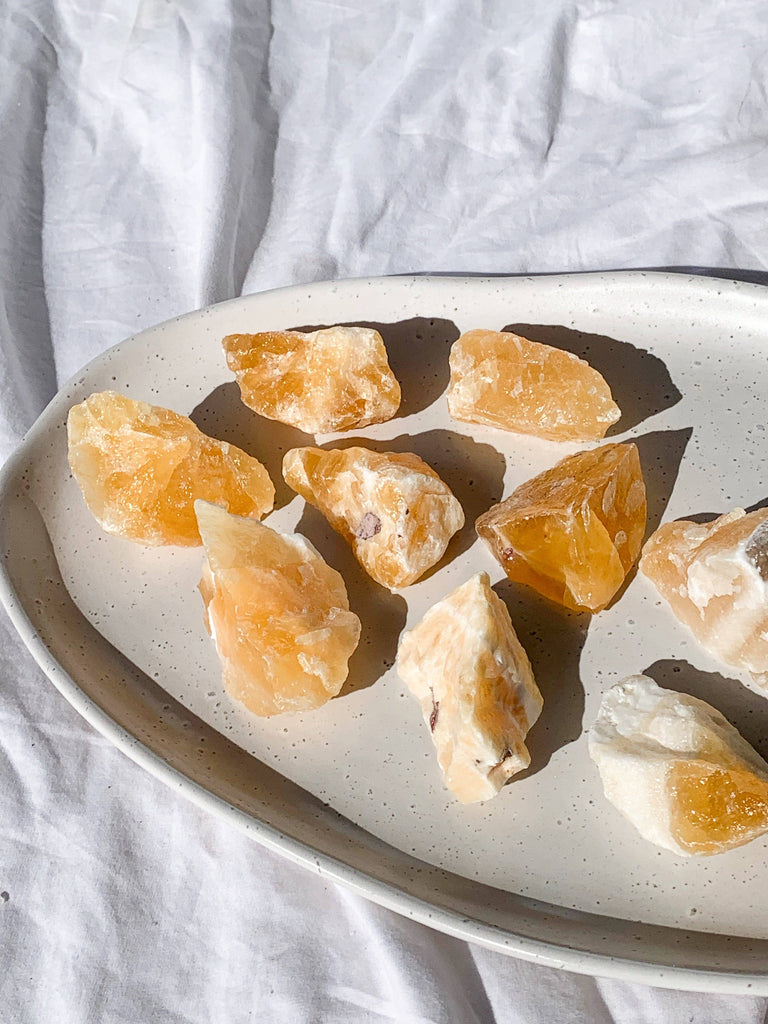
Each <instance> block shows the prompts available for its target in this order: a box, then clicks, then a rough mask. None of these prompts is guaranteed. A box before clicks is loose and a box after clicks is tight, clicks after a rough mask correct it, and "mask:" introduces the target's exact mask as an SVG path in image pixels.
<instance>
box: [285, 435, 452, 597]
mask: <svg viewBox="0 0 768 1024" xmlns="http://www.w3.org/2000/svg"><path fill="white" fill-rule="evenodd" d="M283 476H284V477H285V481H286V483H287V484H288V486H289V487H292V488H293V489H294V490H295V491H298V493H299V494H300V495H301V496H302V498H304V499H305V500H306V501H308V502H310V504H312V505H315V506H316V507H317V508H318V509H320V511H321V512H322V513H323V515H324V516H325V517H326V519H327V520H328V521H329V522H330V524H331V526H332V527H333V528H334V530H336V531H337V532H338V533H340V534H341V535H342V537H344V538H345V540H347V541H348V542H349V543H350V544H351V545H352V550H353V551H354V553H355V557H356V558H357V560H358V561H359V562H360V564H361V565H362V566H363V568H364V569H365V571H366V572H367V573H368V574H369V576H372V577H373V579H375V580H376V582H377V583H381V585H382V586H384V587H388V588H389V589H390V590H394V589H396V588H398V587H407V586H408V585H409V584H410V583H414V582H415V581H416V580H417V579H418V578H419V577H420V576H421V575H423V574H424V573H425V572H426V571H427V569H430V568H431V567H432V566H433V565H435V564H436V563H437V562H438V561H439V560H440V558H441V557H442V555H443V552H444V551H445V549H446V547H447V546H448V542H449V541H450V539H451V537H452V536H453V535H454V533H456V531H457V530H460V529H461V527H462V526H463V525H464V512H463V510H462V507H461V505H460V504H459V502H458V501H457V500H456V498H455V497H454V496H453V494H452V493H451V491H450V490H449V489H448V487H447V486H446V485H445V484H444V483H443V481H442V480H441V479H440V477H439V476H438V475H437V473H436V472H435V471H434V470H433V469H432V468H431V467H430V466H428V465H427V464H426V462H423V461H422V460H421V459H420V458H419V457H418V455H413V454H411V453H410V452H404V453H402V454H396V453H394V452H374V451H370V450H369V449H367V448H345V449H343V450H330V451H324V450H323V449H321V448H293V449H292V450H291V451H289V452H287V453H286V455H285V458H284V459H283Z"/></svg>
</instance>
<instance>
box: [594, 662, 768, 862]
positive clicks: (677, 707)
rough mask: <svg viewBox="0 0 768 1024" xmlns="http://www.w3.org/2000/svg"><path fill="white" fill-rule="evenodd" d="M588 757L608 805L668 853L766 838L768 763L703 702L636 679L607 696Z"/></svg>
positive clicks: (696, 852)
mask: <svg viewBox="0 0 768 1024" xmlns="http://www.w3.org/2000/svg"><path fill="white" fill-rule="evenodd" d="M589 753H590V756H591V757H592V760H593V761H594V762H595V764H596V765H597V767H598V769H599V771H600V777H601V779H602V782H603V788H604V790H605V795H606V797H607V798H608V799H609V800H610V801H611V803H612V804H613V805H614V806H615V807H616V808H618V810H619V811H621V813H622V814H623V815H624V816H625V817H626V818H628V819H629V820H630V821H631V822H632V824H633V825H634V826H635V828H636V829H637V830H638V831H639V832H640V834H641V835H642V836H643V838H644V839H648V840H650V842H652V843H656V844H657V845H658V846H663V847H665V848H666V849H667V850H672V851H673V852H674V853H678V854H681V855H682V856H707V855H710V854H713V853H724V852H725V851H726V850H730V849H732V848H733V847H735V846H742V845H743V844H744V843H748V842H750V840H752V839H755V838H756V837H757V836H759V835H762V834H763V833H764V832H766V831H768V764H766V763H765V761H763V759H762V758H761V757H760V756H759V754H757V753H756V752H755V751H754V750H753V749H752V747H751V746H750V745H749V744H748V743H747V742H746V740H744V739H742V737H741V736H740V735H739V733H738V732H737V731H736V729H734V727H733V726H732V725H731V724H730V723H729V722H727V721H726V719H725V718H723V716H722V715H721V714H720V712H719V711H716V710H715V709H714V708H713V707H711V706H710V705H709V704H706V703H705V702H704V701H703V700H698V699H697V698H696V697H691V696H689V695H688V694H686V693H674V692H673V691H672V690H662V689H661V687H659V686H657V685H656V683H655V682H654V681H653V680H652V679H649V678H648V677H647V676H630V677H629V678H628V679H625V680H624V681H623V682H621V683H618V684H617V685H616V686H614V687H613V688H612V689H610V690H609V691H608V692H607V693H606V694H605V695H604V696H603V701H602V704H601V706H600V712H599V714H598V716H597V721H596V722H595V724H594V726H593V727H592V729H591V730H590V733H589Z"/></svg>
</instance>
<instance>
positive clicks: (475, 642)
mask: <svg viewBox="0 0 768 1024" xmlns="http://www.w3.org/2000/svg"><path fill="white" fill-rule="evenodd" d="M397 670H398V672H399V674H400V677H401V679H402V680H403V682H405V683H406V685H407V686H408V688H409V689H410V691H411V692H412V693H413V695H414V696H415V697H416V698H417V700H418V701H419V703H420V705H421V710H422V714H423V715H424V721H425V722H426V723H427V726H428V728H429V730H430V734H431V736H432V741H433V743H434V744H435V748H436V750H437V759H438V762H439V764H440V767H441V769H442V771H443V775H444V776H445V784H446V786H447V787H448V789H450V790H451V792H452V793H453V794H454V795H455V796H456V797H458V799H459V800H461V801H462V803H472V802H474V801H477V800H488V799H490V797H492V796H495V795H496V793H498V791H499V790H500V789H501V787H502V786H503V785H504V783H505V782H506V781H507V780H508V779H509V778H510V777H511V776H512V775H514V774H515V773H516V772H519V771H522V770H523V769H524V768H527V767H528V765H529V764H530V760H531V758H530V754H529V753H528V749H527V747H526V745H525V737H526V735H527V733H528V730H529V729H530V727H531V726H532V725H533V723H534V722H535V721H536V719H537V718H538V717H539V714H540V713H541V708H542V704H543V701H542V698H541V694H540V692H539V688H538V687H537V686H536V682H535V680H534V678H533V672H532V670H531V665H530V662H529V661H528V657H527V655H526V653H525V651H524V650H523V648H522V646H521V645H520V641H519V640H518V639H517V635H516V634H515V630H514V628H513V626H512V622H511V620H510V618H509V612H508V611H507V607H506V605H505V604H504V602H503V601H502V600H501V599H500V598H498V597H497V596H496V594H494V592H493V590H491V585H490V580H489V579H488V575H487V573H484V572H481V573H478V574H477V575H476V576H473V577H472V579H470V580H468V581H467V582H466V583H465V584H463V586H461V587H459V588H458V589H457V590H454V591H453V593H452V594H449V595H448V597H446V598H444V600H442V601H440V603H439V604H436V605H435V606H434V607H433V608H431V609H430V610H429V611H428V612H427V614H426V615H425V616H424V618H423V619H422V620H421V622H420V623H419V624H418V625H417V626H415V627H414V628H413V629H412V630H410V632H408V633H405V634H403V637H402V639H401V641H400V648H399V650H398V654H397Z"/></svg>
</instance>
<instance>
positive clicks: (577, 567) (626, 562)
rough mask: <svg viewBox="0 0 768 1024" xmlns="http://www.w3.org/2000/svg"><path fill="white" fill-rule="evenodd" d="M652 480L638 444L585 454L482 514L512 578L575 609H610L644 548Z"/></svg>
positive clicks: (480, 525) (481, 528)
mask: <svg viewBox="0 0 768 1024" xmlns="http://www.w3.org/2000/svg"><path fill="white" fill-rule="evenodd" d="M645 523H646V500H645V483H644V481H643V474H642V470H641V468H640V456H639V454H638V451H637V446H636V445H634V444H606V445H602V446H601V447H599V448H594V449H592V450H591V451H586V452H579V453H578V454H576V455H571V456H569V457H568V458H565V459H563V460H562V461H561V462H558V464H557V465H556V466H554V467H553V468H552V469H549V470H547V471H546V472H544V473H541V474H539V476H536V477H534V478H533V479H531V480H528V481H527V482H526V483H524V484H523V485H522V486H521V487H518V488H517V490H516V491H515V492H514V493H513V494H512V495H511V496H510V497H509V498H507V499H506V501H502V502H501V503H500V504H499V505H494V506H493V508H491V509H489V510H488V512H485V513H484V514H483V515H482V516H480V518H479V519H478V520H477V523H476V527H477V532H478V534H479V536H480V537H482V539H483V540H484V541H485V542H486V543H487V544H488V546H489V547H490V549H491V551H492V552H493V553H494V555H495V556H496V558H497V559H498V560H499V562H500V563H501V565H502V567H503V569H504V571H505V572H506V574H507V576H509V578H510V579H511V580H514V581H516V582H518V583H526V584H528V586H531V587H533V588H534V589H535V590H538V591H539V592H540V593H541V594H543V595H544V596H545V597H547V598H549V599H550V600H552V601H557V602H559V603H560V604H563V605H565V606H566V607H568V608H574V609H580V610H586V611H590V612H597V611H600V609H601V608H605V606H606V605H607V604H608V602H609V601H610V600H611V598H612V597H613V596H614V594H615V593H616V592H617V590H618V589H619V588H620V587H621V585H622V583H623V582H624V579H625V577H626V575H627V573H628V571H629V569H630V568H631V566H632V565H633V563H634V561H635V559H636V558H637V556H638V555H639V554H640V546H641V544H642V540H643V535H644V533H645Z"/></svg>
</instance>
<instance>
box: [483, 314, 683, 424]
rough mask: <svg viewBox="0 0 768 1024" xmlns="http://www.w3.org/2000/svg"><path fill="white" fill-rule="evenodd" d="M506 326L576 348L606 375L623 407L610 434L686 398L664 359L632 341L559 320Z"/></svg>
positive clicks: (534, 338)
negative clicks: (578, 328)
mask: <svg viewBox="0 0 768 1024" xmlns="http://www.w3.org/2000/svg"><path fill="white" fill-rule="evenodd" d="M502 330H504V331H512V333H513V334H520V335H522V336H523V337H524V338H528V339H529V340H530V341H539V342H542V343H543V344H545V345H552V346H553V348H559V349H563V350H564V351H566V352H572V353H573V354H574V355H577V356H579V358H580V359H585V360H586V361H587V362H588V363H589V365H590V366H592V367H593V368H594V369H595V370H597V371H598V372H599V373H601V374H602V375H603V377H605V379H606V381H607V382H608V386H609V387H610V389H611V393H612V394H613V397H614V400H615V401H616V403H617V404H618V406H619V408H620V409H621V419H620V420H619V421H618V423H614V424H613V426H612V427H610V428H609V430H608V433H607V435H606V436H607V437H612V436H614V435H615V434H621V433H623V432H624V431H625V430H629V429H630V428H631V427H635V426H637V424H638V423H642V421H643V420H645V419H648V417H649V416H653V415H655V414H656V413H659V412H662V410H664V409H669V408H671V407H672V406H673V405H676V404H677V403H678V402H679V401H680V399H681V398H682V395H681V394H680V392H679V391H678V389H677V388H676V387H675V385H674V384H673V382H672V378H671V377H670V375H669V370H668V369H667V367H666V364H665V363H664V361H663V360H661V359H659V357H658V356H655V355H652V354H651V353H650V352H646V351H645V349H642V348H636V347H635V346H634V345H630V344H629V342H626V341H617V340H616V339H615V338H609V337H607V336H606V335H604V334H586V333H585V332H584V331H576V330H573V329H572V328H570V327H561V326H559V325H556V324H527V323H524V324H523V323H520V324H509V325H508V326H506V327H503V328H502Z"/></svg>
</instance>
